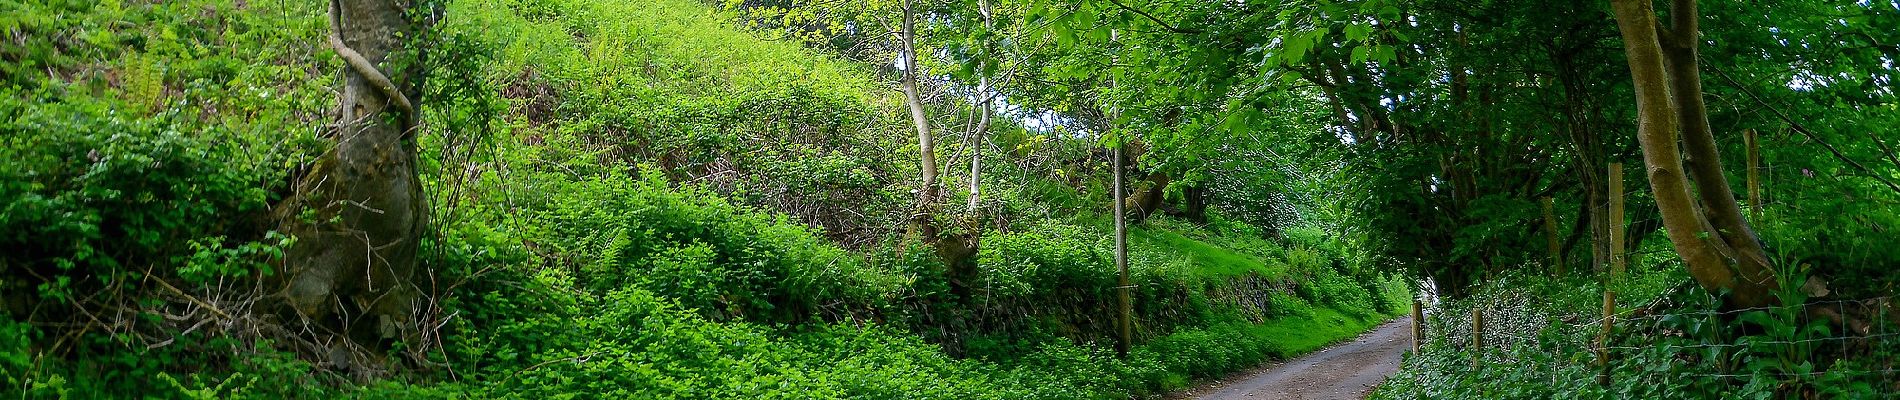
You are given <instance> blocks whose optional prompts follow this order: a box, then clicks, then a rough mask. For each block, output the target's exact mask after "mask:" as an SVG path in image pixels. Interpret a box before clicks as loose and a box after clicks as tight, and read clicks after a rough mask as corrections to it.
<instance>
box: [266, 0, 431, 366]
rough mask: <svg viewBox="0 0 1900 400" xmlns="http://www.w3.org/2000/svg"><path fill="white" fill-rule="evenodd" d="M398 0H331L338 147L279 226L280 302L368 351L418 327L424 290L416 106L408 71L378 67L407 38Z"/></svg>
mask: <svg viewBox="0 0 1900 400" xmlns="http://www.w3.org/2000/svg"><path fill="white" fill-rule="evenodd" d="M403 7H404V6H402V5H399V3H397V2H392V1H385V0H333V1H331V3H330V12H331V19H330V21H331V24H332V25H333V26H332V29H333V30H334V32H333V33H332V35H333V36H332V37H331V38H330V42H331V46H332V47H334V48H335V50H336V51H337V53H338V54H339V55H340V56H342V57H343V58H344V59H345V60H346V63H347V66H346V68H345V71H346V72H345V76H346V80H345V82H344V85H343V88H342V91H341V93H340V94H339V97H338V111H339V113H340V115H339V117H338V120H337V123H336V125H335V126H336V130H335V131H333V132H331V133H330V134H331V135H333V136H332V139H334V140H335V141H336V147H335V148H334V149H333V150H332V151H330V152H328V153H325V154H324V155H323V157H322V158H319V159H318V160H317V161H316V164H315V165H314V166H313V169H312V170H311V172H310V173H309V174H307V175H305V176H303V177H302V178H301V179H300V181H299V182H298V183H297V186H296V194H295V195H294V196H293V197H292V198H291V199H289V201H288V202H287V203H286V204H285V205H286V207H284V208H280V212H281V214H280V218H282V221H283V224H284V225H283V228H282V229H283V230H284V231H285V232H287V233H289V234H290V235H292V236H294V237H296V238H297V242H296V243H295V244H294V245H292V246H291V247H290V248H289V249H288V251H287V253H286V255H285V258H284V263H285V270H286V274H285V275H284V279H285V282H284V283H285V285H286V286H287V287H286V288H285V289H284V291H283V292H282V294H283V296H284V297H285V300H286V302H287V303H288V305H289V306H291V308H292V309H293V310H294V311H295V312H296V314H297V315H298V316H299V317H301V318H302V320H303V321H304V322H305V323H307V324H309V326H311V327H313V328H316V329H318V333H319V334H341V335H345V336H347V337H348V338H349V339H350V342H353V343H355V344H357V345H362V346H365V347H369V348H372V349H378V348H386V347H384V346H383V345H381V344H380V343H383V342H384V341H386V340H388V339H395V338H399V337H406V336H408V335H409V334H411V333H413V332H415V329H414V328H415V325H414V323H413V320H414V318H415V317H414V315H415V314H416V313H417V311H418V305H419V304H418V303H419V302H418V300H419V299H420V298H421V296H420V293H421V292H420V291H419V290H417V288H416V287H415V285H414V284H413V283H412V282H413V278H414V275H415V270H416V263H417V260H416V258H417V257H416V254H417V248H418V246H417V245H418V241H419V239H420V238H421V235H422V232H423V229H424V226H425V224H426V223H427V216H428V214H427V210H426V209H425V208H424V207H425V205H424V201H425V200H424V197H423V194H422V184H421V180H420V179H419V177H418V175H417V172H416V144H415V140H414V139H415V138H414V136H413V133H414V130H415V129H416V126H415V125H416V122H415V121H416V118H415V115H416V114H415V112H414V104H413V103H411V102H410V101H409V100H408V99H409V96H408V95H406V94H404V92H405V90H407V91H408V93H411V94H413V93H415V92H414V91H413V89H412V88H413V87H412V86H399V85H404V84H408V85H413V84H414V83H415V82H414V79H413V78H414V76H413V74H401V75H398V76H396V77H395V78H398V79H400V80H392V79H390V77H389V76H388V75H385V74H384V73H383V72H382V71H383V70H379V69H378V67H377V64H380V63H382V61H384V60H385V59H386V58H388V57H389V55H390V54H391V53H395V52H398V51H403V50H405V49H404V43H403V38H407V37H412V36H413V33H414V27H412V26H411V24H410V22H409V20H408V19H407V17H406V16H405V15H404V9H403ZM304 213H311V214H308V215H306V214H304Z"/></svg>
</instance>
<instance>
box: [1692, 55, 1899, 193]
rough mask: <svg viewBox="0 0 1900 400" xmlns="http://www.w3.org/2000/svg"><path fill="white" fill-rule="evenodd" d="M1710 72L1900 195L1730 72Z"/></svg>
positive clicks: (1896, 188) (1711, 67) (1894, 186)
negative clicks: (1769, 102) (1743, 84)
mask: <svg viewBox="0 0 1900 400" xmlns="http://www.w3.org/2000/svg"><path fill="white" fill-rule="evenodd" d="M1709 70H1710V71H1715V74H1716V75H1718V76H1721V77H1722V80H1725V81H1728V83H1729V84H1730V85H1734V86H1735V88H1736V89H1740V90H1741V91H1742V94H1745V95H1748V98H1751V99H1755V102H1756V103H1760V104H1761V106H1762V108H1766V109H1768V111H1772V112H1774V113H1775V116H1777V117H1781V120H1782V121H1783V122H1787V123H1788V128H1789V129H1793V130H1794V131H1795V132H1801V136H1806V137H1808V140H1813V141H1814V142H1815V143H1819V144H1821V147H1822V148H1826V149H1827V151H1828V153H1833V154H1834V158H1836V159H1839V160H1841V162H1845V163H1847V165H1851V166H1853V167H1854V168H1855V169H1859V170H1860V171H1861V172H1864V173H1866V175H1867V177H1868V178H1873V179H1874V180H1876V181H1880V183H1883V184H1886V185H1887V188H1888V189H1893V191H1894V193H1900V184H1895V183H1894V182H1893V181H1892V180H1888V179H1887V178H1886V177H1883V176H1881V175H1880V173H1879V172H1877V171H1874V170H1873V169H1871V168H1867V166H1866V165H1862V164H1861V163H1860V162H1859V161H1854V159H1852V158H1847V154H1845V153H1842V152H1841V149H1839V148H1836V147H1834V145H1832V144H1828V143H1827V141H1825V140H1821V137H1820V135H1816V134H1814V131H1810V130H1808V128H1807V127H1805V126H1801V123H1800V122H1795V120H1794V118H1790V117H1788V114H1787V113H1784V112H1782V111H1781V108H1780V107H1775V106H1773V105H1770V104H1768V101H1767V100H1763V99H1762V98H1761V96H1757V95H1755V92H1754V91H1752V90H1748V87H1746V86H1742V84H1741V82H1738V81H1736V80H1735V78H1734V77H1731V76H1729V75H1728V72H1725V71H1722V69H1721V68H1717V67H1716V66H1714V65H1709ZM1876 142H1878V141H1876Z"/></svg>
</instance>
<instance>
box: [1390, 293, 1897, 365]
mask: <svg viewBox="0 0 1900 400" xmlns="http://www.w3.org/2000/svg"><path fill="white" fill-rule="evenodd" d="M1894 300H1895V299H1894V298H1893V296H1881V297H1873V298H1864V299H1829V300H1815V301H1809V302H1806V303H1802V304H1793V305H1779V306H1767V307H1750V308H1739V309H1727V310H1682V309H1672V310H1668V311H1667V312H1658V311H1659V310H1660V309H1661V308H1662V307H1661V306H1659V305H1658V304H1650V305H1645V306H1641V307H1631V308H1627V309H1620V310H1618V311H1616V312H1615V313H1613V314H1611V315H1609V316H1600V315H1599V316H1588V317H1586V316H1583V315H1577V314H1570V315H1559V314H1555V313H1552V312H1550V311H1548V310H1546V309H1545V307H1544V305H1546V304H1543V302H1542V301H1540V300H1539V299H1536V298H1534V297H1533V296H1532V295H1530V294H1528V292H1523V291H1517V292H1507V293H1496V292H1493V293H1481V294H1479V295H1477V296H1475V297H1474V298H1472V299H1470V301H1468V302H1464V303H1460V304H1458V305H1456V306H1447V305H1446V304H1443V303H1441V304H1435V305H1432V306H1429V307H1427V308H1426V312H1425V313H1426V315H1427V318H1426V321H1420V322H1418V323H1423V324H1426V326H1424V327H1422V328H1423V330H1424V331H1425V335H1426V337H1425V338H1420V339H1419V340H1432V339H1438V340H1442V342H1440V343H1441V345H1446V346H1451V347H1453V348H1455V349H1457V350H1462V351H1468V352H1470V354H1471V356H1472V357H1474V358H1473V363H1474V365H1478V364H1479V361H1483V362H1486V363H1491V364H1494V365H1510V364H1515V363H1516V362H1517V361H1519V360H1518V359H1519V358H1521V357H1522V356H1523V355H1524V353H1521V352H1525V351H1531V352H1543V353H1544V354H1550V353H1551V352H1571V353H1573V354H1577V353H1590V354H1591V355H1595V356H1598V357H1607V358H1594V359H1592V360H1591V361H1590V362H1592V363H1593V364H1594V365H1593V367H1601V368H1603V371H1604V373H1605V374H1617V375H1622V374H1642V375H1654V374H1670V375H1671V376H1674V377H1677V378H1684V379H1715V380H1738V381H1742V380H1753V379H1773V380H1777V381H1796V380H1799V381H1813V380H1816V379H1817V378H1824V377H1825V378H1830V379H1844V380H1847V381H1854V382H1871V383H1876V384H1879V385H1887V386H1886V388H1888V389H1900V386H1896V385H1900V328H1897V327H1896V325H1895V322H1896V320H1900V318H1896V316H1897V315H1900V309H1896V308H1895V304H1894V302H1893V301H1894ZM1750 313H1761V315H1756V316H1748V317H1744V316H1745V315H1749V314H1750ZM1605 321H1608V322H1610V326H1611V327H1612V328H1613V329H1609V330H1608V331H1607V336H1606V331H1605V324H1604V323H1605ZM1738 321H1748V323H1747V325H1746V326H1744V324H1743V323H1742V322H1738ZM1474 349H1476V350H1477V351H1471V350H1474ZM1644 354H1648V355H1652V357H1648V358H1646V359H1645V360H1650V361H1655V360H1662V361H1664V362H1668V363H1671V364H1673V365H1668V366H1666V367H1657V366H1645V368H1643V369H1642V370H1641V371H1628V372H1625V371H1614V368H1611V366H1614V365H1615V364H1616V359H1617V358H1619V357H1630V356H1637V355H1644ZM1653 355H1662V356H1661V357H1655V356H1653ZM1738 355H1740V356H1746V357H1737V356H1738ZM1559 358H1561V357H1559ZM1748 358H1760V359H1765V360H1767V361H1768V362H1766V363H1754V364H1750V363H1744V362H1733V360H1737V359H1748ZM1573 359H1591V358H1590V357H1578V358H1573ZM1605 361H1608V363H1607V365H1606V364H1605V363H1604V362H1605ZM1608 376H1609V375H1605V376H1604V377H1603V379H1604V380H1605V381H1607V379H1608Z"/></svg>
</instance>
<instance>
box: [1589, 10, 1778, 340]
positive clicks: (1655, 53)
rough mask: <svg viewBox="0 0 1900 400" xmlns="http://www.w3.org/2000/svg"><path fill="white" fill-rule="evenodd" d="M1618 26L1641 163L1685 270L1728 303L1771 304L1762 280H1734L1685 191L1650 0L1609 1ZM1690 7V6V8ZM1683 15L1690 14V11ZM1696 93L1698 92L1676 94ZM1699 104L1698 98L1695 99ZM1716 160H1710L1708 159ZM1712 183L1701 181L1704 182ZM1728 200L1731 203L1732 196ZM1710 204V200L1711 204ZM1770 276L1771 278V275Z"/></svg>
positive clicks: (1675, 115) (1716, 239)
mask: <svg viewBox="0 0 1900 400" xmlns="http://www.w3.org/2000/svg"><path fill="white" fill-rule="evenodd" d="M1611 6H1612V9H1613V10H1614V11H1615V15H1616V22H1617V28H1618V30H1619V31H1621V32H1622V36H1623V44H1624V51H1625V53H1626V54H1627V56H1628V61H1629V67H1630V75H1631V79H1632V80H1633V82H1634V87H1635V92H1636V108H1637V130H1638V136H1637V139H1638V142H1639V143H1641V144H1642V148H1643V162H1644V165H1645V166H1646V169H1647V173H1648V176H1649V185H1650V188H1651V190H1653V191H1654V194H1655V198H1656V206H1657V208H1658V210H1659V211H1660V212H1661V214H1662V218H1663V227H1664V229H1665V230H1666V231H1667V232H1668V236H1669V241H1670V242H1671V243H1672V244H1674V245H1675V248H1676V252H1677V253H1678V254H1679V255H1680V256H1681V257H1682V259H1683V262H1684V264H1686V265H1687V266H1688V268H1689V274H1690V275H1691V276H1693V277H1694V278H1695V280H1696V282H1697V283H1699V284H1700V285H1701V286H1702V287H1703V288H1704V289H1707V290H1709V291H1712V292H1722V291H1729V292H1730V295H1729V296H1728V297H1727V298H1726V299H1725V303H1726V304H1727V305H1728V306H1730V307H1754V306H1760V305H1765V304H1770V303H1771V302H1772V299H1771V298H1770V297H1769V296H1768V291H1767V290H1766V286H1765V285H1760V284H1757V283H1759V282H1756V281H1754V280H1753V279H1748V280H1738V279H1736V275H1735V271H1734V270H1733V269H1732V264H1733V263H1734V262H1735V260H1733V259H1729V258H1727V257H1725V256H1724V254H1723V253H1724V251H1725V250H1726V248H1727V247H1728V246H1727V243H1724V242H1723V239H1722V236H1720V235H1719V234H1716V233H1714V232H1710V231H1709V230H1710V229H1709V227H1710V226H1711V224H1710V222H1709V221H1708V220H1707V217H1706V216H1704V215H1703V214H1702V212H1701V211H1700V210H1698V209H1697V207H1696V199H1695V198H1694V197H1692V196H1691V195H1690V193H1689V182H1688V177H1687V175H1686V174H1685V173H1684V171H1683V163H1682V158H1681V153H1680V151H1679V150H1678V148H1677V144H1676V133H1677V127H1678V123H1679V122H1681V121H1682V116H1683V115H1681V114H1679V111H1678V109H1677V105H1675V104H1672V103H1671V99H1670V89H1671V87H1672V85H1671V84H1670V79H1669V78H1670V77H1669V76H1668V74H1667V73H1666V71H1665V66H1664V59H1663V52H1662V46H1661V42H1660V40H1661V39H1660V38H1659V37H1658V32H1659V31H1658V28H1657V24H1656V13H1655V10H1654V9H1653V7H1652V6H1651V4H1650V2H1649V0H1611ZM1687 11H1689V12H1693V7H1689V10H1687ZM1686 18H1691V19H1692V18H1693V16H1688V17H1686ZM1677 94H1678V95H1682V96H1693V97H1698V98H1699V97H1700V96H1701V94H1700V93H1677ZM1696 104H1699V101H1698V102H1696ZM1706 161H1707V162H1709V163H1710V164H1714V165H1715V167H1716V168H1717V170H1718V171H1719V164H1715V163H1716V162H1717V161H1716V160H1714V159H1708V160H1706ZM1710 184H1715V183H1705V186H1706V185H1710ZM1729 204H1733V202H1732V200H1731V202H1730V203H1729ZM1711 206H1714V205H1711ZM1751 278H1754V276H1751ZM1769 280H1770V281H1772V279H1769Z"/></svg>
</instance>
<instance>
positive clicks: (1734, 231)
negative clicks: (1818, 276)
mask: <svg viewBox="0 0 1900 400" xmlns="http://www.w3.org/2000/svg"><path fill="white" fill-rule="evenodd" d="M1670 17H1671V19H1672V22H1671V25H1673V26H1672V27H1671V28H1672V29H1671V30H1672V31H1674V34H1672V35H1671V36H1670V37H1669V38H1668V39H1667V40H1663V41H1662V43H1663V44H1664V46H1663V57H1664V61H1665V62H1666V65H1667V66H1668V68H1669V79H1670V92H1671V93H1672V94H1673V95H1674V96H1673V98H1674V99H1675V104H1676V112H1677V115H1678V116H1679V126H1680V127H1681V129H1682V147H1683V150H1685V151H1686V152H1687V155H1688V160H1687V161H1686V162H1685V165H1686V166H1687V167H1688V171H1689V173H1690V175H1691V176H1693V177H1694V178H1695V182H1696V185H1695V187H1696V191H1697V192H1698V194H1699V195H1700V197H1701V198H1702V205H1703V212H1704V214H1705V215H1706V216H1707V218H1708V221H1709V224H1710V225H1713V226H1714V227H1715V232H1717V233H1719V234H1720V235H1721V240H1722V241H1723V242H1724V243H1726V244H1727V245H1728V247H1729V248H1731V249H1734V252H1735V254H1734V255H1733V258H1735V262H1736V269H1737V271H1738V272H1740V273H1741V278H1742V279H1743V282H1741V285H1742V286H1747V287H1749V288H1745V289H1744V290H1748V291H1754V290H1760V291H1766V290H1768V289H1770V288H1771V287H1772V286H1773V285H1774V284H1775V282H1774V277H1773V274H1772V273H1771V272H1769V269H1770V268H1771V266H1770V265H1769V261H1768V256H1767V253H1766V252H1765V251H1763V250H1762V247H1761V239H1759V238H1757V237H1756V236H1755V231H1754V230H1753V229H1750V228H1749V226H1748V221H1747V220H1745V219H1742V208H1741V205H1739V204H1737V203H1736V201H1735V192H1734V189H1732V188H1730V187H1729V184H1728V176H1727V175H1726V174H1723V173H1722V158H1721V155H1720V152H1718V151H1717V149H1716V145H1715V135H1714V133H1713V132H1712V129H1710V128H1709V115H1708V108H1707V106H1706V105H1704V104H1703V101H1702V72H1701V70H1700V68H1699V66H1700V65H1701V63H1700V62H1699V61H1698V60H1697V58H1696V53H1697V49H1698V48H1699V47H1700V44H1701V40H1702V39H1701V38H1700V30H1699V28H1698V24H1697V19H1698V18H1700V15H1699V14H1697V12H1696V2H1695V0H1674V1H1673V2H1671V3H1670Z"/></svg>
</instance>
